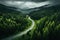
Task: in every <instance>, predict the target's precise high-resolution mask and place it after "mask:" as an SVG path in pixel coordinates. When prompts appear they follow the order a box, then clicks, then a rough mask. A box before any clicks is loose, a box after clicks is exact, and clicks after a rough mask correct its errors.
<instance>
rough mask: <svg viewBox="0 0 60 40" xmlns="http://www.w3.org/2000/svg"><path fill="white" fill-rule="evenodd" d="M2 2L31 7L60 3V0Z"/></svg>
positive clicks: (16, 6) (3, 0)
mask: <svg viewBox="0 0 60 40" xmlns="http://www.w3.org/2000/svg"><path fill="white" fill-rule="evenodd" d="M0 4H3V5H6V6H10V7H15V8H17V9H18V10H19V9H24V10H25V9H31V8H36V7H42V6H45V5H56V4H60V0H0Z"/></svg>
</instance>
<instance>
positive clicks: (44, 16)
mask: <svg viewBox="0 0 60 40" xmlns="http://www.w3.org/2000/svg"><path fill="white" fill-rule="evenodd" d="M28 15H29V16H30V17H31V19H32V20H34V22H35V25H34V28H33V29H32V30H30V31H29V32H28V33H27V34H25V35H23V36H21V37H17V38H15V39H13V40H60V5H56V6H51V7H48V8H44V9H43V8H42V9H41V10H37V11H33V12H31V13H30V14H28ZM30 25H31V21H30V20H28V18H27V17H26V14H25V15H24V14H22V13H21V12H16V11H15V12H11V11H9V12H7V10H5V12H3V10H2V11H1V12H0V39H1V38H2V39H3V38H5V37H8V36H12V35H15V34H18V33H19V32H22V31H24V30H26V29H28V27H29V26H30Z"/></svg>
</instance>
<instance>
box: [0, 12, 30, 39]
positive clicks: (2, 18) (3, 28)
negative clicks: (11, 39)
mask: <svg viewBox="0 0 60 40" xmlns="http://www.w3.org/2000/svg"><path fill="white" fill-rule="evenodd" d="M30 23H31V22H30V21H29V20H28V19H27V18H25V16H24V15H22V14H19V13H17V14H16V13H2V12H1V13H0V39H1V38H3V37H6V36H11V35H14V34H16V33H19V32H21V31H23V30H25V29H26V28H28V27H29V26H30Z"/></svg>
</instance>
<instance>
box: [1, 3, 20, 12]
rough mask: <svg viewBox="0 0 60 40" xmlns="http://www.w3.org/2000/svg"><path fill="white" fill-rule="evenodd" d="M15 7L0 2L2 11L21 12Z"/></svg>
mask: <svg viewBox="0 0 60 40" xmlns="http://www.w3.org/2000/svg"><path fill="white" fill-rule="evenodd" d="M15 9H17V8H14V7H9V6H5V5H3V4H0V12H9V13H11V12H20V11H16V10H15Z"/></svg>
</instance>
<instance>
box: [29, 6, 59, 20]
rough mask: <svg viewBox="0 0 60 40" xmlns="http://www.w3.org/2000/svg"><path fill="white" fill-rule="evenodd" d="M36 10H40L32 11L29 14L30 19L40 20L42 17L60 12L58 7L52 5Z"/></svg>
mask: <svg viewBox="0 0 60 40" xmlns="http://www.w3.org/2000/svg"><path fill="white" fill-rule="evenodd" d="M35 9H36V8H35ZM38 9H40V10H37V11H33V12H31V13H30V14H29V15H30V16H31V18H32V19H40V18H41V17H44V16H50V15H53V14H54V13H56V12H59V11H60V5H53V6H49V7H44V6H43V7H39V8H38Z"/></svg>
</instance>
